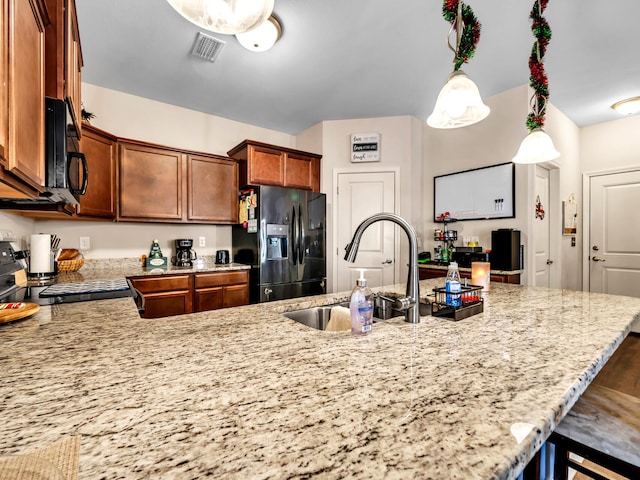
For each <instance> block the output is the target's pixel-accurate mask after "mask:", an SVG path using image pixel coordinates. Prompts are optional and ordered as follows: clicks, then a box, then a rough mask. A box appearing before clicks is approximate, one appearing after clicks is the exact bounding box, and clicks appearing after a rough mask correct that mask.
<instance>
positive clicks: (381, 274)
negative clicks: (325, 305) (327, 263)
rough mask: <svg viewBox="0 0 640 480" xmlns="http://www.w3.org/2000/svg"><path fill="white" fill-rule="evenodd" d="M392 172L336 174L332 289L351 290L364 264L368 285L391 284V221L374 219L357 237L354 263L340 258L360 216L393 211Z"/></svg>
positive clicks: (393, 237) (393, 231)
mask: <svg viewBox="0 0 640 480" xmlns="http://www.w3.org/2000/svg"><path fill="white" fill-rule="evenodd" d="M395 198H396V195H395V173H394V172H375V173H340V174H338V196H337V203H336V211H337V241H338V244H337V251H336V264H335V265H336V272H337V274H336V275H337V278H336V281H335V283H334V284H335V285H336V291H344V290H351V289H352V288H353V287H354V286H355V284H356V279H357V278H358V277H359V276H360V272H358V271H357V269H358V268H364V269H366V270H367V271H366V272H365V278H366V279H367V284H368V285H369V286H370V287H378V286H382V285H392V284H394V283H396V280H395V270H396V268H395V258H394V257H395V249H396V247H395V242H396V238H395V224H393V223H391V222H376V223H374V224H373V225H370V226H369V228H367V230H366V231H365V233H364V235H363V236H362V239H361V241H360V247H359V248H358V255H357V256H356V261H355V262H354V263H349V262H347V261H346V260H345V259H344V253H345V252H344V247H345V246H346V245H347V244H348V243H349V242H351V239H352V237H353V233H354V232H355V230H356V228H357V227H358V225H360V223H361V222H362V220H364V219H365V218H367V217H370V216H371V215H373V214H375V213H381V212H389V213H395Z"/></svg>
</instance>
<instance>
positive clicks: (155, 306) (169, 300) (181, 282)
mask: <svg viewBox="0 0 640 480" xmlns="http://www.w3.org/2000/svg"><path fill="white" fill-rule="evenodd" d="M130 280H131V283H132V285H133V286H134V288H136V289H137V290H138V291H139V292H140V293H141V294H142V296H143V297H144V303H145V313H144V315H142V317H144V318H158V317H167V316H169V315H183V314H185V313H191V312H192V311H193V275H191V274H182V275H149V276H145V277H134V278H131V279H130Z"/></svg>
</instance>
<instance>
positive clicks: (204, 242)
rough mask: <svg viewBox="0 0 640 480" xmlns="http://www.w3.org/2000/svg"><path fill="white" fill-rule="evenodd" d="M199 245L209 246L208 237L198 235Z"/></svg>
mask: <svg viewBox="0 0 640 480" xmlns="http://www.w3.org/2000/svg"><path fill="white" fill-rule="evenodd" d="M198 246H199V247H206V246H207V238H206V237H198Z"/></svg>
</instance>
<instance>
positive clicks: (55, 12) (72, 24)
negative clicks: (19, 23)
mask: <svg viewBox="0 0 640 480" xmlns="http://www.w3.org/2000/svg"><path fill="white" fill-rule="evenodd" d="M45 2H46V6H47V11H48V13H49V18H50V20H51V22H50V23H49V25H47V28H46V85H45V93H46V95H47V96H49V97H54V98H60V99H66V100H67V101H68V102H69V104H70V105H71V113H72V115H73V121H74V123H75V125H76V128H77V129H78V135H80V134H81V122H82V118H81V117H82V115H81V110H82V92H81V82H82V77H81V69H82V65H83V63H82V50H81V48H80V34H79V30H78V19H77V15H76V4H75V0H45Z"/></svg>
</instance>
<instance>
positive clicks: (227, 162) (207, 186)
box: [187, 155, 238, 224]
mask: <svg viewBox="0 0 640 480" xmlns="http://www.w3.org/2000/svg"><path fill="white" fill-rule="evenodd" d="M187 199H188V201H187V203H188V205H187V212H188V215H187V220H188V221H190V222H202V223H221V224H222V223H229V224H232V223H237V221H238V162H237V161H235V160H232V159H230V158H224V157H218V156H215V155H213V156H208V155H207V156H205V155H188V156H187Z"/></svg>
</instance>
